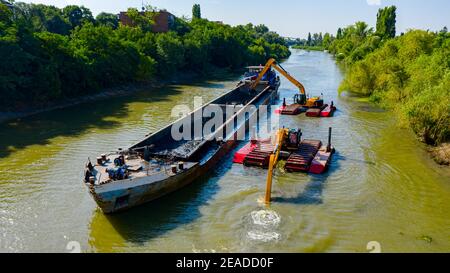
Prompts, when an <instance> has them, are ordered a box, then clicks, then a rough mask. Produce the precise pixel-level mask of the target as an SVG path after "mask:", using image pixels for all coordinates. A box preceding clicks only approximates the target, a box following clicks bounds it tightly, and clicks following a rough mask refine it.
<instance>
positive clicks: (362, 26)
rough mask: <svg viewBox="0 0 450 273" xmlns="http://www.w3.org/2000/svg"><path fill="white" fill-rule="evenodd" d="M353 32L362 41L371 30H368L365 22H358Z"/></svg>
mask: <svg viewBox="0 0 450 273" xmlns="http://www.w3.org/2000/svg"><path fill="white" fill-rule="evenodd" d="M355 32H356V35H357V36H358V37H359V38H361V39H364V38H366V37H367V36H368V35H369V34H371V33H372V32H373V29H372V28H369V25H368V24H367V23H366V22H361V21H360V22H356V23H355Z"/></svg>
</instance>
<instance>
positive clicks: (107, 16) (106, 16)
mask: <svg viewBox="0 0 450 273" xmlns="http://www.w3.org/2000/svg"><path fill="white" fill-rule="evenodd" d="M95 21H96V22H97V24H99V25H103V26H109V27H111V28H113V29H116V28H118V27H119V18H118V17H117V15H116V14H112V13H106V12H101V13H99V14H98V15H97V17H95Z"/></svg>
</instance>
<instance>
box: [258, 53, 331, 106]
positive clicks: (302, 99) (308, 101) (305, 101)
mask: <svg viewBox="0 0 450 273" xmlns="http://www.w3.org/2000/svg"><path fill="white" fill-rule="evenodd" d="M272 67H273V68H274V69H275V70H277V71H278V72H279V73H280V74H281V75H283V76H284V77H286V79H288V80H289V81H290V82H291V83H293V84H294V85H295V86H297V88H298V89H299V91H300V94H297V95H295V97H294V103H295V104H299V105H302V106H304V107H307V108H310V107H316V106H320V105H321V103H322V104H323V102H321V99H320V97H312V98H307V96H306V91H305V87H304V86H303V84H301V83H300V82H299V81H297V80H296V79H295V78H294V77H292V76H291V74H289V72H287V71H286V70H285V69H284V68H283V67H282V66H281V65H279V64H277V61H276V60H275V59H273V58H271V59H269V61H267V63H266V65H265V66H264V68H263V70H262V71H261V72H260V73H259V75H258V77H257V78H256V80H255V81H254V82H253V83H252V85H251V86H250V90H255V88H256V87H257V86H258V84H259V83H260V82H261V79H262V78H263V77H264V75H265V74H266V73H267V71H269V69H270V68H272Z"/></svg>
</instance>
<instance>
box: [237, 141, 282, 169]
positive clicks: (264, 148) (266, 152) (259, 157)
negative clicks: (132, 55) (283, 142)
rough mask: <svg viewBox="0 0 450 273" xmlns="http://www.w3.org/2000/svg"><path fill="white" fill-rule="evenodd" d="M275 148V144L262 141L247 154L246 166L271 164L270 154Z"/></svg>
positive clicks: (265, 166)
mask: <svg viewBox="0 0 450 273" xmlns="http://www.w3.org/2000/svg"><path fill="white" fill-rule="evenodd" d="M274 150H275V145H273V144H272V143H270V142H268V143H264V142H260V143H258V144H257V145H256V147H255V148H254V149H253V150H252V151H251V152H250V153H248V154H247V156H245V158H244V162H243V164H244V166H255V167H261V168H267V167H268V166H269V160H270V156H271V155H272V154H273V151H274Z"/></svg>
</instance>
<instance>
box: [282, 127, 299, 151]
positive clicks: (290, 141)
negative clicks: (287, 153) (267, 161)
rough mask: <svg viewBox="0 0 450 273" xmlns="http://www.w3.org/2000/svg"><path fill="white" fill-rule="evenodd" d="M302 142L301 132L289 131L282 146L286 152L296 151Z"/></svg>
mask: <svg viewBox="0 0 450 273" xmlns="http://www.w3.org/2000/svg"><path fill="white" fill-rule="evenodd" d="M301 141H302V130H300V129H298V130H295V129H291V130H289V131H288V132H287V138H286V140H285V143H284V146H285V147H286V149H287V150H297V149H298V146H299V145H300V142H301Z"/></svg>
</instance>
